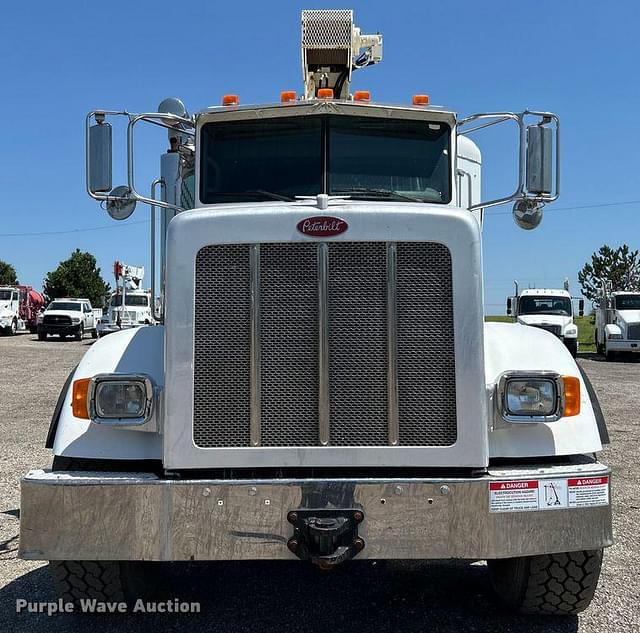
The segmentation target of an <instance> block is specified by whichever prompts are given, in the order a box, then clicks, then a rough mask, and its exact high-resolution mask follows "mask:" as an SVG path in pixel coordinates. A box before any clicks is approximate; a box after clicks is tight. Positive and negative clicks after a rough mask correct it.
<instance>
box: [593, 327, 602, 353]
mask: <svg viewBox="0 0 640 633" xmlns="http://www.w3.org/2000/svg"><path fill="white" fill-rule="evenodd" d="M594 339H595V343H596V352H597V353H598V354H600V356H604V345H603V344H602V343H600V342H598V330H596V333H595V334H594Z"/></svg>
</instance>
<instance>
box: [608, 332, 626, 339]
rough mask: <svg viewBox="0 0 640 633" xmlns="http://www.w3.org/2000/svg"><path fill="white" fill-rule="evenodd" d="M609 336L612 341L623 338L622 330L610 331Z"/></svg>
mask: <svg viewBox="0 0 640 633" xmlns="http://www.w3.org/2000/svg"><path fill="white" fill-rule="evenodd" d="M607 338H608V339H609V340H610V341H613V340H619V339H621V338H622V332H609V333H608V334H607Z"/></svg>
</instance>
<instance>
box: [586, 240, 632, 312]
mask: <svg viewBox="0 0 640 633" xmlns="http://www.w3.org/2000/svg"><path fill="white" fill-rule="evenodd" d="M638 253H639V252H638V251H631V250H629V247H628V246H627V245H626V244H623V245H622V246H619V247H618V248H617V249H615V250H614V249H612V248H611V247H610V246H608V245H607V244H605V245H604V246H601V247H600V249H599V250H598V251H597V252H595V253H593V255H591V263H589V262H587V263H586V264H585V265H584V266H583V267H582V270H581V271H580V272H579V273H578V281H579V282H580V286H581V287H582V294H583V295H584V296H585V297H587V298H588V299H591V300H593V299H595V298H596V297H597V296H598V292H599V290H600V288H602V284H603V283H604V282H607V284H608V285H609V286H610V287H609V290H610V291H616V290H639V289H640V256H639V254H638Z"/></svg>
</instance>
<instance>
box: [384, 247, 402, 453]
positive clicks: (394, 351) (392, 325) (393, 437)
mask: <svg viewBox="0 0 640 633" xmlns="http://www.w3.org/2000/svg"><path fill="white" fill-rule="evenodd" d="M397 263H398V249H397V245H396V243H395V242H389V243H388V244H387V406H388V424H389V445H390V446H397V445H398V444H399V443H400V418H399V412H398V315H397V311H396V306H397V295H398V283H397Z"/></svg>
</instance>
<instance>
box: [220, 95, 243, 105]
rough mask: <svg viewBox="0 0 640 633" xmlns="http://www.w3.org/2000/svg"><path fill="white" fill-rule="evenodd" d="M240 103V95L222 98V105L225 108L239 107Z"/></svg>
mask: <svg viewBox="0 0 640 633" xmlns="http://www.w3.org/2000/svg"><path fill="white" fill-rule="evenodd" d="M239 103H240V99H239V98H238V95H224V96H223V97H222V105H224V106H233V105H238V104H239Z"/></svg>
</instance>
